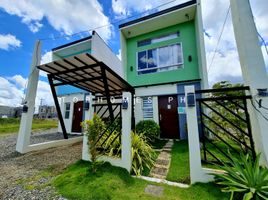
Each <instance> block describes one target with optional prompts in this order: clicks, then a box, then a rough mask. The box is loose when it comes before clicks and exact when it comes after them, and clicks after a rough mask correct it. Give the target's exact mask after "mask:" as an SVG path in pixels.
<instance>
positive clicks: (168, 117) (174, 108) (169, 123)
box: [158, 95, 179, 139]
mask: <svg viewBox="0 0 268 200" xmlns="http://www.w3.org/2000/svg"><path fill="white" fill-rule="evenodd" d="M158 109H159V125H160V130H161V134H160V137H161V138H169V139H179V115H178V99H177V96H174V95H170V96H159V97H158Z"/></svg>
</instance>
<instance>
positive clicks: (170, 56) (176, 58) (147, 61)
mask: <svg viewBox="0 0 268 200" xmlns="http://www.w3.org/2000/svg"><path fill="white" fill-rule="evenodd" d="M137 60H138V61H137V65H138V69H137V71H138V74H148V73H155V72H162V71H169V70H174V69H178V68H180V67H182V65H183V54H182V45H181V43H178V44H173V45H168V46H163V47H158V48H155V49H148V50H145V51H140V52H138V54H137Z"/></svg>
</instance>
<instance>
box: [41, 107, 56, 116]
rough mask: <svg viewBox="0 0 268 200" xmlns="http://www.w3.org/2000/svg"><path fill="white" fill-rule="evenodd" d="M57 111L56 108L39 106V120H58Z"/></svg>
mask: <svg viewBox="0 0 268 200" xmlns="http://www.w3.org/2000/svg"><path fill="white" fill-rule="evenodd" d="M56 117H57V111H56V108H55V106H47V105H43V106H39V109H38V118H41V119H45V118H56Z"/></svg>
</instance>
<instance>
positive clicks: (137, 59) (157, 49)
mask: <svg viewBox="0 0 268 200" xmlns="http://www.w3.org/2000/svg"><path fill="white" fill-rule="evenodd" d="M173 45H179V46H180V48H181V56H182V57H181V61H182V62H181V63H176V64H174V65H167V66H161V67H160V66H157V67H153V68H148V63H147V64H146V65H147V68H146V69H139V57H138V55H139V53H140V52H143V51H145V52H146V58H148V51H149V50H154V49H156V52H157V57H156V59H157V63H159V56H158V55H159V48H162V47H169V46H173ZM143 51H138V52H136V66H137V68H136V69H137V70H136V71H137V75H145V74H139V72H143V71H149V70H154V69H162V68H168V67H174V66H178V68H177V69H180V68H184V58H183V47H182V42H177V43H174V44H169V45H165V46H160V47H157V48H151V49H146V50H143ZM172 70H175V69H171V70H165V71H156V72H151V73H146V74H152V73H160V72H166V71H172Z"/></svg>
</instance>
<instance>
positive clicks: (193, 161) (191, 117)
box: [185, 85, 213, 184]
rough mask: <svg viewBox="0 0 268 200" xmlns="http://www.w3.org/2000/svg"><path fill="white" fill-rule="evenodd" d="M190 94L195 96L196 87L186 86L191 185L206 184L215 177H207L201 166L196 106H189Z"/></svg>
mask: <svg viewBox="0 0 268 200" xmlns="http://www.w3.org/2000/svg"><path fill="white" fill-rule="evenodd" d="M189 94H194V96H195V87H194V85H191V86H185V96H186V108H185V109H186V118H187V130H188V143H189V159H190V177H191V184H193V183H196V182H203V183H205V182H209V181H211V180H213V177H212V176H209V175H207V174H206V173H205V170H204V169H203V168H202V165H201V153H200V143H199V131H198V118H197V112H196V105H195V106H191V107H189V106H188V95H189ZM194 100H195V98H194Z"/></svg>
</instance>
